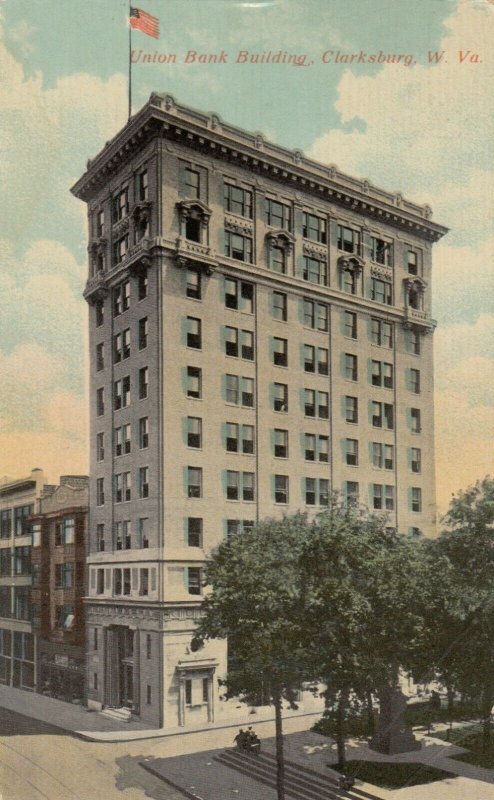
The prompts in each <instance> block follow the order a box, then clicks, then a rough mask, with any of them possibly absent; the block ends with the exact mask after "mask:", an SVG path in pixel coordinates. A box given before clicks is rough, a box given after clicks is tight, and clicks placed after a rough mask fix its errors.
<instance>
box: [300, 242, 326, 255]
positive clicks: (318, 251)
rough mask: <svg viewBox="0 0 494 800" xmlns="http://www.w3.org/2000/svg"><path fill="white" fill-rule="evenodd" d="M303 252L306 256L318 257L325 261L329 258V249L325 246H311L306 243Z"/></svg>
mask: <svg viewBox="0 0 494 800" xmlns="http://www.w3.org/2000/svg"><path fill="white" fill-rule="evenodd" d="M302 251H303V254H304V256H316V257H317V258H321V259H325V258H327V256H328V248H327V247H325V246H324V245H317V244H309V243H308V242H304V244H303V247H302Z"/></svg>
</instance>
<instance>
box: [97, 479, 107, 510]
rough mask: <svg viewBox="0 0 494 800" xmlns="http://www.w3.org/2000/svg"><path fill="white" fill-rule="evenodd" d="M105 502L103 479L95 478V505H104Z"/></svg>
mask: <svg viewBox="0 0 494 800" xmlns="http://www.w3.org/2000/svg"><path fill="white" fill-rule="evenodd" d="M104 504H105V479H104V478H96V505H97V506H104Z"/></svg>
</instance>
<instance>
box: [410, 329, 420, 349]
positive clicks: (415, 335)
mask: <svg viewBox="0 0 494 800" xmlns="http://www.w3.org/2000/svg"><path fill="white" fill-rule="evenodd" d="M408 349H409V351H410V352H411V353H414V355H416V356H419V355H420V333H419V331H418V330H416V329H414V328H412V329H411V330H409V331H408Z"/></svg>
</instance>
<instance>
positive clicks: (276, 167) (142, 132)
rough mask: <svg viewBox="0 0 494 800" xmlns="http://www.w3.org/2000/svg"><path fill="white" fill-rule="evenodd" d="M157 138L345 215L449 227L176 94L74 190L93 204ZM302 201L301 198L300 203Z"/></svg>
mask: <svg viewBox="0 0 494 800" xmlns="http://www.w3.org/2000/svg"><path fill="white" fill-rule="evenodd" d="M157 137H160V138H163V139H166V140H169V141H172V142H175V143H181V144H183V145H184V146H186V147H188V148H190V149H191V150H195V151H197V152H202V153H205V154H207V155H209V156H213V157H215V158H218V159H221V160H223V161H225V162H227V163H232V164H235V165H237V166H239V167H243V168H244V169H247V170H248V171H249V172H251V173H256V174H257V175H259V176H265V177H267V178H270V179H273V180H276V181H278V182H280V183H284V184H286V185H288V186H289V187H290V188H291V189H294V190H295V191H298V192H304V193H306V194H307V193H308V194H311V195H313V196H315V197H317V198H318V199H319V200H320V201H324V202H329V203H331V204H332V205H334V206H335V211H336V207H337V208H338V209H340V210H342V209H346V210H349V211H353V212H357V213H359V214H361V215H363V216H364V217H366V218H368V219H369V220H376V221H377V222H381V223H384V224H386V225H389V226H391V227H395V228H397V229H399V230H402V231H408V232H409V233H411V234H413V235H415V236H419V237H421V238H423V239H426V240H428V241H432V242H434V241H437V240H438V239H440V238H441V237H442V236H444V234H446V233H447V232H448V228H446V227H444V226H442V225H438V224H437V223H435V222H433V221H432V219H431V217H432V211H431V209H430V207H429V206H427V205H424V206H420V205H417V204H415V203H412V202H410V201H408V200H405V199H404V198H403V197H402V195H401V194H400V193H394V194H393V193H391V192H387V191H385V190H382V189H379V188H377V187H375V186H373V185H371V184H370V182H369V181H368V180H365V179H364V180H359V179H357V178H352V177H351V176H349V175H345V174H344V173H342V172H339V170H338V169H337V168H336V167H335V166H332V165H330V166H326V165H323V164H320V163H318V162H316V161H313V160H311V159H309V158H306V157H305V156H304V155H303V154H302V153H301V152H300V150H288V149H286V148H283V147H281V146H279V145H276V144H272V143H270V142H268V141H266V140H265V139H264V137H263V136H262V135H261V134H259V133H249V132H247V131H243V130H241V129H240V128H236V127H234V126H233V125H229V124H227V123H224V122H223V121H222V120H221V119H220V118H219V117H218V115H217V114H205V113H202V112H199V111H195V110H194V109H191V108H188V107H186V106H181V105H179V104H178V103H176V101H175V100H174V98H173V97H171V96H170V95H161V94H156V93H154V94H152V95H151V97H150V99H149V101H148V103H146V105H145V106H143V108H142V109H141V110H140V111H139V112H137V114H135V115H134V116H133V117H131V119H130V120H129V122H128V123H127V125H126V126H125V127H124V128H122V130H121V131H120V132H119V133H117V135H116V136H115V137H114V138H113V139H111V140H110V141H109V142H107V143H106V145H105V147H104V148H103V150H101V152H100V153H98V155H97V156H96V157H95V158H93V159H92V160H90V161H88V163H87V169H86V172H85V173H84V175H83V176H82V177H81V178H80V179H79V180H78V181H77V183H76V184H75V185H74V186H73V187H72V193H73V194H74V195H75V196H76V197H78V198H80V199H81V200H85V201H88V200H90V199H91V198H92V197H93V196H94V194H95V193H97V192H98V191H99V190H100V189H101V188H102V187H103V186H104V185H105V184H106V183H107V182H108V180H109V179H110V178H111V176H112V175H114V174H116V173H117V172H118V171H119V170H120V169H121V167H122V166H123V165H124V164H125V163H126V162H128V161H129V159H131V158H132V157H133V156H134V155H135V154H136V153H137V152H139V151H141V150H142V148H143V146H144V145H145V144H147V143H148V142H149V141H151V140H152V139H155V138H157ZM300 199H301V198H300Z"/></svg>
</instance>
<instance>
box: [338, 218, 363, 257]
mask: <svg viewBox="0 0 494 800" xmlns="http://www.w3.org/2000/svg"><path fill="white" fill-rule="evenodd" d="M338 250H343V251H344V252H345V253H356V254H357V255H358V254H359V251H360V233H359V232H358V231H354V230H353V228H348V227H347V226H346V225H338Z"/></svg>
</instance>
